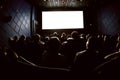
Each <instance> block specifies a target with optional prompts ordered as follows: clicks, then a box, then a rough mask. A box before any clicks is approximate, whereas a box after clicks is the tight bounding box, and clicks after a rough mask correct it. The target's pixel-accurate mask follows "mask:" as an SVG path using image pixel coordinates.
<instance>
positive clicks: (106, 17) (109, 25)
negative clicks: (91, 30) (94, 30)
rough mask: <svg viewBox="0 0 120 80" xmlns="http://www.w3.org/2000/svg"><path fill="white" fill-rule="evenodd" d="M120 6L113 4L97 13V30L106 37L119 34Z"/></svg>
mask: <svg viewBox="0 0 120 80" xmlns="http://www.w3.org/2000/svg"><path fill="white" fill-rule="evenodd" d="M119 7H120V5H119V3H114V4H111V5H108V6H104V7H102V8H100V10H99V11H98V30H99V31H100V33H103V34H107V35H116V34H118V33H120V9H119Z"/></svg>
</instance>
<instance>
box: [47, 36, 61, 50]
mask: <svg viewBox="0 0 120 80" xmlns="http://www.w3.org/2000/svg"><path fill="white" fill-rule="evenodd" d="M59 47H60V40H59V38H58V37H51V38H50V40H49V41H48V50H49V51H52V52H56V51H58V50H59Z"/></svg>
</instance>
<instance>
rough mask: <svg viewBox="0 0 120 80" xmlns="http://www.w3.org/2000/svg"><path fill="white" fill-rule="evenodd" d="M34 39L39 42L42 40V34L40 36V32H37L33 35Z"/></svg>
mask: <svg viewBox="0 0 120 80" xmlns="http://www.w3.org/2000/svg"><path fill="white" fill-rule="evenodd" d="M33 40H34V42H38V41H40V40H41V36H40V35H39V34H35V35H34V36H33Z"/></svg>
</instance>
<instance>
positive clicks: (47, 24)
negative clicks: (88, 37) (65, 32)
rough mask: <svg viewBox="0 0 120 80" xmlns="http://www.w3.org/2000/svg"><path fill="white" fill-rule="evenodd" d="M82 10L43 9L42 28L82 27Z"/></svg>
mask: <svg viewBox="0 0 120 80" xmlns="http://www.w3.org/2000/svg"><path fill="white" fill-rule="evenodd" d="M83 28H84V22H83V11H43V12H42V29H43V30H49V29H83Z"/></svg>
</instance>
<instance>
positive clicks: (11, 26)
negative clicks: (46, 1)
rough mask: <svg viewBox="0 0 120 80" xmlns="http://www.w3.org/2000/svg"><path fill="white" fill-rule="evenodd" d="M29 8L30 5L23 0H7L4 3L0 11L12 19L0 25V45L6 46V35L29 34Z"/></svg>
mask: <svg viewBox="0 0 120 80" xmlns="http://www.w3.org/2000/svg"><path fill="white" fill-rule="evenodd" d="M30 10H31V6H30V5H29V4H28V3H27V2H26V1H24V0H8V1H7V2H6V3H5V5H4V7H3V10H2V12H3V14H5V15H10V16H12V19H11V21H10V22H2V23H1V25H0V37H1V38H0V45H2V46H8V43H7V40H8V37H13V36H15V35H17V36H18V37H20V36H21V35H22V34H24V35H26V36H30Z"/></svg>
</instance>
